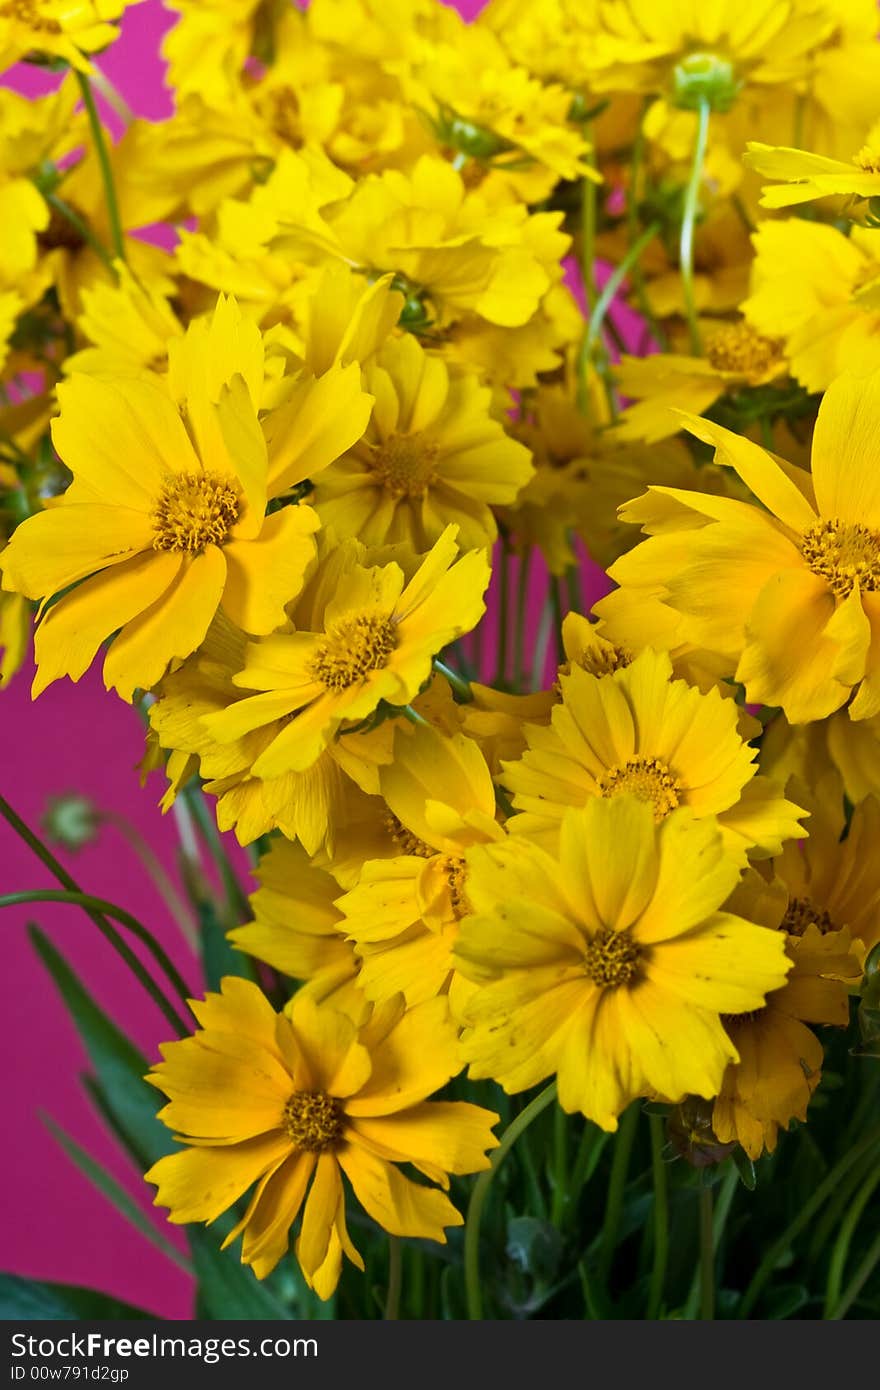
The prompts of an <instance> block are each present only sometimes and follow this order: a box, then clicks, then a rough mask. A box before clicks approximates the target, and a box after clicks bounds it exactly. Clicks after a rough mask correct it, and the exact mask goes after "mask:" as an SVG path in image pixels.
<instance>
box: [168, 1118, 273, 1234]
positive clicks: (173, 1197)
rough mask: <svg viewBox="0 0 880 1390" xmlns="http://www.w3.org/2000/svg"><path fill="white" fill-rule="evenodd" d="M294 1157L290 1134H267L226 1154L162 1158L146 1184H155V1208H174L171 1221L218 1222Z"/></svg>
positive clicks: (190, 1152) (211, 1151)
mask: <svg viewBox="0 0 880 1390" xmlns="http://www.w3.org/2000/svg"><path fill="white" fill-rule="evenodd" d="M289 1152H290V1140H289V1139H288V1138H287V1135H286V1134H284V1135H279V1134H264V1135H260V1136H259V1137H258V1138H256V1139H249V1140H247V1141H246V1142H245V1143H243V1144H230V1145H229V1146H228V1147H224V1148H207V1149H202V1148H189V1149H182V1150H181V1151H180V1152H179V1153H173V1154H168V1155H166V1157H165V1158H160V1159H159V1162H158V1163H154V1164H153V1167H152V1168H151V1169H150V1170H149V1172H148V1173H146V1174H145V1175H144V1179H145V1181H146V1182H151V1183H155V1184H156V1186H157V1188H158V1191H157V1193H156V1197H155V1200H154V1203H153V1205H154V1206H157V1207H169V1208H170V1210H169V1214H168V1220H169V1221H173V1222H175V1223H181V1222H185V1221H214V1220H216V1218H217V1217H218V1216H219V1215H220V1214H221V1212H224V1211H226V1209H227V1208H228V1207H231V1206H232V1204H233V1202H235V1201H237V1200H238V1198H239V1197H240V1196H241V1194H242V1193H243V1192H246V1191H247V1189H248V1188H249V1187H250V1185H251V1183H252V1182H256V1180H257V1179H258V1178H260V1177H262V1176H263V1174H264V1173H265V1172H267V1171H269V1170H270V1169H272V1168H274V1167H276V1166H277V1165H278V1164H279V1163H280V1162H282V1160H283V1159H284V1157H285V1156H286V1154H288V1153H289Z"/></svg>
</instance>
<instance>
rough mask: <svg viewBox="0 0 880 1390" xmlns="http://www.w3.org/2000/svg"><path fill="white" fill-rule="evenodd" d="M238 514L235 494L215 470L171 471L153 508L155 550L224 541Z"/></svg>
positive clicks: (192, 547) (200, 547) (196, 547)
mask: <svg viewBox="0 0 880 1390" xmlns="http://www.w3.org/2000/svg"><path fill="white" fill-rule="evenodd" d="M238 516H239V497H238V492H237V490H236V488H235V486H234V484H233V483H232V482H231V481H230V480H229V478H224V477H222V476H221V474H219V473H173V474H170V475H169V476H168V477H167V478H166V479H165V482H164V483H163V485H162V491H161V493H160V494H159V500H158V502H157V503H156V506H155V508H154V510H153V518H152V519H153V526H154V528H155V532H156V535H155V538H154V540H153V546H154V548H155V549H156V550H186V551H189V552H193V551H201V550H204V549H205V546H207V545H220V543H221V542H222V541H225V539H226V537H227V536H228V535H229V532H230V531H231V530H232V527H233V526H234V525H235V523H236V521H237V520H238Z"/></svg>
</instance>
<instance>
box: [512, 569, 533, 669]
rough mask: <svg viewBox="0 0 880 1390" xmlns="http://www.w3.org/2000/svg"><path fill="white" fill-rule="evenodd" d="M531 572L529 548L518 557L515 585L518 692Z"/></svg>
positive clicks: (515, 644) (514, 635)
mask: <svg viewBox="0 0 880 1390" xmlns="http://www.w3.org/2000/svg"><path fill="white" fill-rule="evenodd" d="M531 570H532V547H531V546H529V547H528V549H527V550H524V551H523V552H522V554H521V555H520V557H519V575H518V577H517V585H516V628H515V629H514V633H513V687H514V690H517V691H518V690H519V688H520V686H521V685H522V681H523V676H524V674H525V673H524V671H523V658H524V654H525V639H526V606H527V604H528V600H529V578H530V576H531Z"/></svg>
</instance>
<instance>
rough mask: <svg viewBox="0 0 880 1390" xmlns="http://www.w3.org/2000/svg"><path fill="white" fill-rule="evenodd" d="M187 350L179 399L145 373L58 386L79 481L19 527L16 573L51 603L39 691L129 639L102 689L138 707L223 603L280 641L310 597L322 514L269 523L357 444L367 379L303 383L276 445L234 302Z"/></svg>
mask: <svg viewBox="0 0 880 1390" xmlns="http://www.w3.org/2000/svg"><path fill="white" fill-rule="evenodd" d="M178 348H179V351H178V354H177V356H176V358H175V360H174V361H173V362H172V371H171V374H170V376H169V379H168V386H167V389H166V387H165V386H164V385H163V384H162V383H161V382H160V381H159V380H158V379H155V380H150V379H148V378H147V377H146V376H143V377H141V378H134V377H132V378H120V379H118V380H114V381H106V380H99V379H97V378H91V377H87V376H76V377H74V378H72V379H71V380H70V381H69V382H67V383H66V384H64V385H62V386H60V387H59V388H58V395H59V399H60V401H61V415H60V417H59V419H58V420H56V421H55V422H54V423H53V439H54V442H55V445H56V447H57V450H58V453H59V455H60V456H61V458H62V459H63V460H64V462H65V463H66V464H67V465H68V467H69V468H70V470H71V472H72V473H73V475H74V481H73V483H72V484H71V486H70V487H69V488H68V490H67V492H66V493H65V494H64V496H63V498H61V499H60V500H59V502H58V503H57V504H56V505H53V506H52V507H50V508H49V509H47V510H45V511H43V512H41V513H39V514H38V515H37V516H33V517H31V518H29V519H28V520H27V521H25V522H24V523H22V525H20V526H19V527H18V528H17V530H16V532H15V535H14V536H13V538H12V541H11V542H10V544H9V546H8V547H7V549H6V550H5V551H4V553H3V562H2V564H3V585H4V588H6V589H7V590H12V591H14V592H18V593H23V594H25V595H26V596H27V597H29V598H42V599H43V600H44V601H45V602H44V605H43V610H42V618H41V621H40V623H39V626H38V629H37V636H36V657H37V664H38V670H37V676H36V679H35V682H34V692H35V694H36V693H39V692H40V691H41V690H43V689H45V687H46V686H47V685H48V684H49V683H50V682H51V681H53V680H56V679H57V678H58V677H59V676H62V675H69V676H70V677H71V678H72V679H74V680H77V679H78V678H79V677H80V676H81V675H82V674H83V672H84V671H85V670H86V668H87V667H88V666H89V664H90V663H91V661H92V658H93V657H94V655H95V653H96V651H97V650H98V647H99V646H100V645H101V643H102V642H103V641H104V640H105V639H106V638H108V637H110V636H111V634H113V633H114V632H118V635H117V636H116V638H115V639H114V641H113V644H112V647H111V649H110V651H109V653H108V655H107V657H106V660H105V663H104V680H105V684H106V685H107V686H108V688H109V687H111V686H113V687H115V688H116V689H117V690H118V691H119V693H120V694H121V695H122V696H123V698H124V699H128V700H130V699H131V698H132V696H133V693H134V690H135V689H136V688H137V687H141V688H143V689H149V688H150V687H151V686H152V685H154V684H155V683H156V681H158V680H159V678H160V677H161V676H162V675H163V674H164V672H165V670H166V669H167V667H168V665H169V663H170V662H171V661H172V660H174V659H175V658H178V659H180V658H183V657H186V656H188V655H189V654H190V653H191V652H192V651H194V650H195V648H196V647H197V646H198V645H199V643H200V642H201V641H202V640H203V638H204V636H205V634H206V632H207V630H208V627H209V625H210V622H211V620H212V618H213V617H214V615H215V613H216V612H217V609H218V607H220V606H221V605H222V607H223V609H224V612H225V613H226V614H227V616H228V617H229V618H230V619H231V620H232V621H233V622H234V623H237V624H238V626H240V627H241V628H243V629H244V630H245V631H246V632H250V633H256V634H259V633H267V632H271V631H272V630H273V629H275V628H276V627H278V626H280V625H281V624H282V623H283V622H284V621H285V619H286V615H285V611H284V605H285V604H286V603H287V602H289V600H290V599H291V598H293V597H294V596H295V595H296V594H297V593H298V591H299V589H300V588H301V587H302V583H303V579H304V575H305V570H306V567H307V565H308V564H309V562H310V561H311V560H312V558H313V556H314V553H315V543H314V540H313V539H312V533H313V532H314V530H315V529H316V527H317V525H318V520H317V517H316V516H315V513H314V512H313V511H311V509H310V508H308V507H303V506H289V507H284V508H282V509H281V510H279V511H275V512H273V513H272V514H271V515H269V516H266V515H265V510H266V502H267V498H268V497H269V496H272V495H277V493H278V492H281V491H283V490H284V488H285V487H287V486H288V485H289V484H290V483H291V482H293V481H297V480H298V476H303V473H302V471H301V470H303V469H305V472H306V473H307V472H308V471H309V470H310V469H311V468H312V467H313V466H314V465H317V467H321V466H325V465H326V464H327V463H329V461H330V459H331V458H332V457H333V456H334V454H335V453H338V452H340V451H341V450H342V449H344V448H346V447H348V445H349V444H351V443H352V442H353V440H354V439H355V438H357V436H358V435H359V433H360V431H361V430H362V429H363V425H364V423H365V419H366V414H367V411H368V410H369V403H370V399H369V397H367V396H365V395H364V394H363V393H362V392H361V389H360V381H359V372H358V371H357V368H356V367H354V366H352V367H348V368H343V369H340V370H338V371H335V372H334V373H328V374H327V376H325V377H324V378H321V379H320V380H318V381H309V380H308V379H304V380H302V381H300V382H297V383H296V384H295V385H294V387H293V390H292V395H291V398H290V399H289V400H288V401H287V402H286V403H285V404H284V405H283V406H281V407H280V408H279V410H278V411H276V412H275V413H274V415H273V416H271V417H270V423H269V425H268V427H267V428H268V433H269V442H268V447H267V441H266V438H265V437H264V434H263V430H262V428H261V426H260V423H259V421H258V418H257V411H256V405H255V400H254V397H255V396H257V397H258V384H259V382H260V380H261V373H262V346H261V343H260V339H259V333H258V330H257V329H256V328H254V327H253V326H252V325H251V326H250V327H249V326H247V325H245V324H243V323H242V322H241V321H240V318H239V317H237V311H236V309H235V306H234V304H231V303H230V304H225V303H223V302H222V301H221V303H220V304H219V305H218V308H217V311H216V313H215V315H214V317H213V319H212V320H211V323H210V325H201V324H199V323H195V324H193V325H192V327H191V328H190V330H189V333H188V334H187V336H186V338H184V339H181V340H180V342H179V344H178ZM242 372H245V373H246V374H247V376H248V377H249V378H250V384H251V386H252V387H253V394H252V391H251V389H249V384H246V381H245V376H243V375H242ZM178 401H179V402H180V403H181V405H182V406H183V408H184V411H185V413H186V415H187V421H188V425H189V430H187V428H185V426H184V423H183V421H182V419H181V413H180V409H179V406H178V404H177V403H176V402H178ZM297 470H300V473H299V475H298V473H297ZM70 586H76V587H73V588H70V591H69V592H68V593H65V594H63V595H62V596H61V597H59V598H58V599H57V601H56V602H54V603H52V604H51V606H47V605H48V601H49V600H50V599H51V598H52V597H53V595H55V594H58V593H59V592H60V591H61V590H63V589H68V588H69V587H70Z"/></svg>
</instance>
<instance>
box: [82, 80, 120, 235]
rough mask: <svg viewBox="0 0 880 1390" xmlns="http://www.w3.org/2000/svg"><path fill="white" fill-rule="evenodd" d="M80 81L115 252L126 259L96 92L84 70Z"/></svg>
mask: <svg viewBox="0 0 880 1390" xmlns="http://www.w3.org/2000/svg"><path fill="white" fill-rule="evenodd" d="M76 76H77V81H78V82H79V89H80V92H81V93H82V99H83V105H84V106H85V108H86V114H87V115H88V118H89V126H90V128H91V132H92V139H93V141H94V143H95V154H96V155H97V156H98V163H99V165H100V166H101V178H102V180H103V183H104V197H105V198H106V199H107V218H108V220H109V222H110V237H111V241H112V243H113V254H114V256H117V257H118V258H119V260H121V261H124V260H125V238H124V236H123V233H122V222H121V220H120V217H119V204H118V202H117V201H116V186H115V184H114V182H113V169H112V167H111V164H110V152H109V150H108V148H107V141H106V139H105V137H104V127H103V126H102V125H101V118H100V116H99V115H98V108H97V106H96V105H95V94H94V92H93V91H92V86H91V83H90V81H89V79H88V76H87V75H86V73H84V72H78V73H77V74H76Z"/></svg>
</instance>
